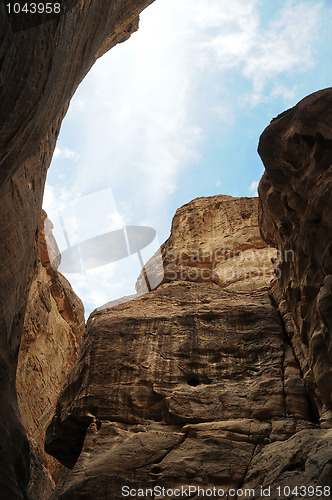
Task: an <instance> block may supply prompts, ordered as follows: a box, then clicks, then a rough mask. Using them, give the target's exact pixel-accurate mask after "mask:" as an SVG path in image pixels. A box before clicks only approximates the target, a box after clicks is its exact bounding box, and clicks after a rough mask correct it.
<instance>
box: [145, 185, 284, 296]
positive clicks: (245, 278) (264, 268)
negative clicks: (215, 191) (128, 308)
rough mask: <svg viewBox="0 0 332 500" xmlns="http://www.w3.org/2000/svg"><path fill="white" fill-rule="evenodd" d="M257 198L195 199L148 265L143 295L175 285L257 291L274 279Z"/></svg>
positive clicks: (272, 251)
mask: <svg viewBox="0 0 332 500" xmlns="http://www.w3.org/2000/svg"><path fill="white" fill-rule="evenodd" d="M257 207H258V198H233V197H232V196H225V195H218V196H211V197H208V198H196V199H195V200H193V201H191V202H189V203H187V204H186V205H183V206H182V207H181V208H179V209H178V210H177V211H176V214H175V216H174V218H173V222H172V230H171V235H170V237H169V238H168V240H167V241H166V242H165V243H163V245H162V246H161V248H160V250H159V251H157V252H156V253H155V255H154V256H153V257H152V258H151V259H150V260H149V261H148V262H147V264H146V265H145V267H144V268H143V270H142V272H141V274H140V276H139V278H138V280H137V284H136V289H137V292H138V293H139V294H140V293H144V292H147V291H148V287H150V289H155V288H157V287H158V286H160V285H162V284H163V283H168V282H171V281H178V280H180V281H193V282H209V281H213V282H215V283H218V284H219V285H220V286H222V287H223V288H227V289H228V290H255V289H258V288H260V287H262V286H266V285H268V284H269V282H270V281H271V279H272V277H274V269H273V268H274V266H273V265H272V263H271V259H275V258H276V256H277V254H276V251H275V249H274V248H271V247H269V246H268V245H267V244H266V243H265V242H264V241H263V240H262V238H261V236H260V233H259V227H258V217H257Z"/></svg>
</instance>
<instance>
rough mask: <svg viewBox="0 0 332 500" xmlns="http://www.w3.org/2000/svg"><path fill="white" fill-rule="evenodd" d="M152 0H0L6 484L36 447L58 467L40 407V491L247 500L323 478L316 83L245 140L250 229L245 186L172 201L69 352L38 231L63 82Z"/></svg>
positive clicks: (326, 98)
mask: <svg viewBox="0 0 332 500" xmlns="http://www.w3.org/2000/svg"><path fill="white" fill-rule="evenodd" d="M150 3H151V0H122V1H120V0H112V1H109V2H105V1H104V0H80V1H78V2H75V1H72V0H67V1H65V2H62V4H61V5H62V7H63V11H62V13H61V14H59V15H58V16H52V18H50V19H49V20H48V19H46V18H45V17H42V18H38V19H39V20H38V22H34V23H32V24H31V23H30V24H29V23H27V22H26V19H24V18H23V17H20V18H19V17H16V18H15V17H8V16H7V15H6V12H5V8H6V7H5V4H4V3H1V4H0V40H1V42H0V64H1V67H0V131H1V133H0V275H1V285H0V331H1V336H0V347H1V350H0V352H1V354H0V372H1V373H0V403H1V405H0V492H1V499H4V500H7V499H8V500H13V499H26V498H28V495H30V498H32V499H33V500H34V498H38V500H39V499H40V498H43V497H45V498H47V497H48V496H49V495H50V494H51V493H50V492H51V489H52V485H51V486H50V482H49V478H48V476H47V471H46V470H44V468H43V463H42V461H41V458H40V455H39V453H40V452H39V451H38V448H39V449H40V451H41V453H42V454H43V457H44V460H45V463H46V464H47V465H48V466H49V467H50V469H51V470H52V471H53V473H54V474H55V475H56V474H57V469H56V467H57V466H55V465H54V463H55V462H52V459H49V458H48V457H47V456H46V455H45V454H44V452H43V450H42V444H41V443H42V440H43V436H44V433H45V428H46V426H47V424H48V421H49V418H50V416H51V412H53V411H54V416H53V419H52V421H51V424H50V425H49V427H48V429H47V436H46V450H47V451H48V452H49V453H51V454H52V455H53V456H54V457H55V458H56V459H57V460H59V461H60V462H61V463H62V464H63V466H64V467H63V468H62V472H61V477H60V479H59V482H58V485H57V487H56V489H55V491H54V492H53V494H52V499H58V498H59V499H62V500H64V499H73V498H77V499H82V498H87V499H88V498H94V499H98V498H100V499H109V500H114V498H117V497H120V495H121V494H122V488H123V487H124V486H127V487H133V488H139V487H151V488H154V487H155V486H156V485H159V486H162V487H166V488H177V487H180V486H183V487H187V486H188V487H189V485H192V486H194V487H196V488H197V487H198V486H200V487H213V486H217V487H218V488H220V489H222V490H224V491H225V492H226V495H227V491H228V490H229V488H254V491H255V495H254V497H253V496H251V498H257V499H259V498H262V494H261V493H260V490H259V487H260V486H266V487H267V486H271V487H272V488H273V491H274V494H272V495H270V498H272V499H273V498H278V496H277V494H276V493H275V492H276V487H277V486H279V487H282V486H297V485H299V484H302V485H304V486H309V485H310V486H313V487H316V486H317V487H319V486H325V487H327V488H330V487H332V480H331V477H332V465H331V464H332V452H331V450H332V442H331V441H332V430H331V429H330V427H332V426H331V422H332V396H331V376H332V365H331V360H332V352H331V349H332V347H331V328H332V323H331V316H332V270H331V265H332V260H331V248H332V246H331V237H330V231H331V228H330V226H331V211H332V201H331V180H330V177H331V175H330V174H331V164H332V147H331V144H332V137H331V119H330V118H331V100H332V90H331V89H327V90H324V91H320V92H317V93H315V94H313V95H311V96H309V97H307V98H305V99H304V100H303V101H301V102H300V103H299V104H298V105H297V106H295V107H294V108H292V109H291V110H288V111H286V112H285V113H283V114H282V115H280V116H279V117H277V118H276V119H275V120H273V121H272V123H271V124H270V125H269V127H268V128H267V129H266V130H265V132H264V133H263V135H262V137H261V139H260V145H259V153H260V155H261V157H262V160H263V162H264V165H265V168H266V171H265V174H264V176H263V179H262V181H261V183H260V187H259V194H260V199H259V228H260V231H261V236H262V237H261V236H260V235H259V230H258V224H257V221H256V213H257V212H256V211H257V200H253V199H244V198H242V199H233V198H231V197H227V196H220V197H218V196H216V197H212V198H201V199H197V200H194V201H193V202H191V203H189V204H187V205H185V206H184V207H181V208H180V209H179V210H178V212H177V214H176V216H175V218H174V221H173V227H172V234H171V236H170V238H169V240H168V241H167V242H166V243H165V244H164V245H163V246H162V247H161V250H160V252H158V253H157V254H156V255H155V256H154V257H153V258H152V259H151V260H150V261H149V262H148V263H147V265H146V266H145V269H144V270H143V272H142V274H141V276H140V277H139V278H138V282H137V290H138V296H137V297H136V298H135V299H134V300H132V301H130V302H126V303H123V304H119V305H117V306H116V307H113V308H104V309H103V310H100V311H95V312H94V313H93V314H92V315H91V317H90V319H89V322H88V325H87V329H86V332H85V334H84V335H83V337H82V344H81V351H80V354H79V357H78V359H77V360H76V361H75V357H76V353H77V343H78V341H79V339H80V337H81V327H82V313H81V311H80V303H79V301H78V300H77V299H76V298H75V297H74V295H73V294H72V292H71V290H70V287H69V285H68V283H66V282H65V280H64V279H63V278H62V277H61V276H60V275H57V274H52V272H51V269H50V267H49V265H48V260H47V259H48V258H47V256H46V255H45V254H43V246H44V247H45V245H44V243H42V244H41V242H42V241H43V234H42V230H40V220H41V203H42V196H43V189H44V182H45V177H46V172H47V168H48V166H49V163H50V161H51V157H52V153H53V150H54V147H55V143H56V139H57V136H58V133H59V129H60V126H61V121H62V119H63V117H64V115H65V113H66V110H67V108H68V104H69V101H70V98H71V96H72V95H73V93H74V91H75V89H76V87H77V85H78V84H79V83H80V81H81V80H82V79H83V78H84V76H85V74H86V73H87V71H88V70H89V69H90V67H91V66H92V64H93V63H94V62H95V60H96V59H97V57H99V56H100V55H102V54H103V53H104V52H105V51H106V50H108V49H109V48H111V47H112V46H114V45H115V44H116V43H119V42H122V41H124V40H126V39H127V38H128V37H129V36H130V34H131V33H132V32H133V31H135V30H136V29H137V25H138V15H139V12H140V11H141V10H142V9H144V8H145V7H146V6H147V5H148V4H150ZM73 6H74V7H75V8H71V7H73ZM268 245H272V246H274V247H276V248H277V249H278V253H277V254H276V251H271V250H270V248H269V247H268ZM39 249H41V253H40V256H41V258H39V256H38V251H39ZM271 259H272V260H273V262H271ZM276 260H277V261H276ZM275 261H276V262H275ZM160 262H161V266H160ZM276 264H277V266H276ZM274 268H275V269H274ZM273 276H276V279H274V281H273V282H272V285H271V288H269V286H270V280H271V278H272V277H273ZM147 280H148V282H149V287H150V288H151V289H152V290H153V291H152V292H150V293H148V294H143V295H142V293H144V292H145V291H146V288H145V287H146V283H147ZM27 303H28V307H27ZM68 304H69V305H68ZM22 332H24V337H23V342H22V348H21V353H20V360H19V379H18V383H17V387H18V391H19V405H18V401H17V394H16V367H17V360H18V356H19V346H20V343H21V336H22ZM51 332H53V333H52V340H50V341H48V340H47V339H49V338H50V337H49V334H50V333H51ZM60 337H61V339H60ZM55 343H56V344H57V353H55V352H54V346H55ZM65 351H66V352H65ZM54 356H55V357H54ZM56 356H59V357H58V358H57V357H56ZM59 360H60V364H59V365H58V362H59ZM74 361H75V363H74V365H73V367H72V368H71V370H70V372H69V375H68V377H67V379H66V381H65V382H64V385H63V388H62V390H61V393H60V396H59V399H58V401H57V404H56V406H55V409H54V399H55V397H56V394H57V391H58V389H59V386H60V385H61V384H62V382H63V378H64V373H63V370H68V369H69V368H70V366H71V365H72V363H73V362H74ZM46 367H47V368H46ZM50 369H51V370H50ZM47 370H48V371H47ZM41 375H42V376H41ZM33 377H35V380H36V382H38V383H36V386H34V384H33ZM43 384H45V387H47V391H48V392H47V394H46V392H45V391H42V389H41V388H42V387H43ZM53 385H55V386H56V388H55V387H53ZM39 387H40V389H39ZM36 391H37V392H36ZM29 398H30V399H31V401H32V399H33V398H35V401H34V404H31V405H29V406H30V408H28V404H27V402H29ZM19 406H20V410H21V412H22V417H23V421H24V425H25V427H26V429H27V430H28V433H29V434H30V436H31V439H30V445H29V441H28V439H27V436H26V432H25V429H24V427H23V425H22V421H21V417H20V413H19ZM30 460H31V464H30ZM52 463H53V465H52ZM30 465H31V467H30ZM53 466H54V469H52V467H53ZM30 470H32V471H33V473H32V479H33V481H32V483H33V484H32V483H31V482H30V486H29V492H28V483H29V476H30ZM317 496H319V495H317ZM330 496H331V495H330V493H329V494H328V495H325V498H326V497H328V498H329V497H330ZM154 497H155V498H156V499H157V498H160V497H162V495H158V493H156V494H155V495H154ZM310 497H311V498H312V495H310V494H308V495H307V497H306V496H302V498H310ZM191 498H196V499H197V498H199V495H198V493H197V492H196V493H193V494H192V495H191ZM226 498H227V496H226Z"/></svg>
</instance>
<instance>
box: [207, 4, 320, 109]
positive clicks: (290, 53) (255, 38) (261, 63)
mask: <svg viewBox="0 0 332 500" xmlns="http://www.w3.org/2000/svg"><path fill="white" fill-rule="evenodd" d="M229 5H230V4H229ZM231 5H232V8H231V9H229V10H228V13H227V15H222V13H223V12H224V10H225V6H224V4H222V3H220V2H217V1H216V0H215V1H213V2H212V6H210V9H209V15H208V16H205V17H204V15H203V11H204V5H201V11H202V15H203V19H204V20H205V22H204V23H203V26H204V29H205V30H208V31H209V32H211V30H212V28H214V27H215V26H216V22H218V26H219V30H218V33H217V34H215V36H208V35H207V34H206V35H205V37H206V38H207V40H206V41H205V42H203V43H201V45H200V46H199V51H200V62H201V63H202V61H204V63H205V64H203V66H204V67H205V68H208V67H210V66H211V64H212V62H214V64H215V65H216V64H217V65H218V68H219V70H223V71H225V70H230V69H235V70H237V71H240V73H241V74H242V75H243V76H245V77H246V78H247V79H248V80H249V81H251V83H252V92H250V94H248V95H247V96H246V99H245V101H246V102H250V103H251V104H252V105H257V104H259V103H260V102H262V101H263V100H264V99H266V97H267V95H269V93H267V91H266V86H267V84H268V83H272V92H271V95H274V96H275V95H276V93H277V92H278V91H277V89H278V88H279V89H280V88H281V87H280V84H279V82H276V81H275V79H276V78H278V77H280V76H281V75H282V74H284V75H285V74H287V73H290V72H292V71H293V72H294V71H301V70H305V69H308V68H310V67H311V66H312V65H313V63H314V52H313V45H314V44H313V42H314V41H315V39H316V37H317V33H318V32H319V25H320V11H321V9H322V3H321V2H317V3H316V4H313V3H311V2H310V3H308V2H297V3H295V2H291V1H289V2H286V4H285V6H284V7H283V8H282V9H281V11H280V12H278V15H277V17H276V18H275V19H273V20H271V21H270V23H269V25H268V26H267V27H266V26H264V25H262V23H261V20H260V13H259V2H257V1H251V2H250V1H249V2H246V4H245V2H244V1H243V0H234V1H233V2H232V3H231ZM203 54H204V55H203ZM286 90H287V89H286V88H285V89H284V92H283V94H284V95H285V98H287V99H289V97H290V95H289V92H286Z"/></svg>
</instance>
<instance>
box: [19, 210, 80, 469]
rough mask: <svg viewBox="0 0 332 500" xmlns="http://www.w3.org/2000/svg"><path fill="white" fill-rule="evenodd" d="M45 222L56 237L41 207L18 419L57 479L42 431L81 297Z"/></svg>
mask: <svg viewBox="0 0 332 500" xmlns="http://www.w3.org/2000/svg"><path fill="white" fill-rule="evenodd" d="M44 224H45V230H46V233H47V238H48V240H52V239H53V241H54V238H53V236H52V223H51V222H50V221H49V219H47V218H46V214H45V212H44V214H43V217H42V222H41V225H40V229H39V238H38V247H39V256H40V258H39V261H38V264H37V274H36V276H35V278H34V280H33V282H32V284H31V287H30V291H29V296H28V305H27V310H26V314H25V318H24V326H23V334H22V340H21V346H20V352H19V357H18V367H17V380H16V387H17V394H18V403H19V409H20V413H21V417H22V423H23V425H24V427H25V429H26V431H27V434H28V436H29V437H30V438H33V440H34V442H35V443H36V445H37V446H38V448H39V450H40V453H41V456H42V458H43V462H44V466H45V467H46V469H48V471H49V472H51V474H52V476H53V477H54V479H57V478H58V476H59V471H60V464H59V463H58V462H57V461H56V460H54V459H53V457H51V456H50V455H48V454H47V453H45V451H44V441H45V431H46V428H47V426H48V425H49V423H50V420H51V418H52V416H53V413H54V410H55V405H56V400H57V397H58V395H59V393H60V390H61V387H62V385H63V384H64V382H65V379H66V376H67V374H68V372H69V370H70V368H71V367H72V365H73V364H74V362H75V360H76V357H77V352H78V347H79V343H80V340H81V337H82V335H83V331H84V327H85V321H84V308H83V304H82V302H81V301H80V299H79V298H78V297H77V296H76V295H75V293H74V292H73V290H72V288H71V286H70V285H69V283H68V282H67V280H66V279H65V278H64V277H63V276H62V275H61V274H60V273H58V272H56V271H54V270H53V269H52V267H51V265H50V260H49V255H48V250H47V245H46V239H45V230H44ZM54 244H55V241H54ZM49 246H50V245H49Z"/></svg>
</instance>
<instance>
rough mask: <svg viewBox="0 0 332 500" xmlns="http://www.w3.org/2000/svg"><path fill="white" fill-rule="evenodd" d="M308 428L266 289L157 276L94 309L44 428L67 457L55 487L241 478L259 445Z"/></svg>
mask: <svg viewBox="0 0 332 500" xmlns="http://www.w3.org/2000/svg"><path fill="white" fill-rule="evenodd" d="M312 427H314V425H313V424H312V423H311V412H310V407H309V404H308V399H307V395H306V391H305V389H304V385H303V382H302V380H301V375H300V371H299V367H298V364H297V362H296V360H295V357H294V353H293V351H292V349H291V347H290V346H289V345H288V344H287V341H286V338H285V334H284V330H283V325H282V323H281V320H280V317H279V314H278V312H277V311H276V309H275V308H274V307H273V305H272V304H271V302H270V299H269V296H268V292H267V289H263V290H260V291H252V292H250V293H249V292H241V293H238V292H234V291H227V292H226V291H223V290H222V289H221V288H220V287H219V286H218V285H217V284H214V283H189V282H179V281H177V282H172V283H169V284H164V285H162V286H161V287H159V288H158V289H157V290H156V291H154V292H151V293H149V294H146V295H144V296H142V297H139V298H137V299H135V300H132V301H131V302H128V303H126V304H122V305H119V306H116V307H114V308H111V309H108V310H104V311H100V312H96V313H94V314H93V315H92V316H91V317H90V319H89V322H88V326H87V333H86V335H85V337H84V340H83V344H82V351H81V355H80V357H79V359H78V361H77V362H76V364H75V365H74V368H73V369H72V371H71V372H70V374H69V376H68V379H67V381H66V384H65V385H64V387H63V390H62V393H61V395H60V398H59V401H58V405H57V409H56V414H55V417H54V418H53V421H52V424H51V426H50V428H49V429H48V432H47V440H46V444H47V446H46V449H47V451H48V452H50V453H52V454H54V456H55V457H57V458H58V460H60V461H62V463H63V464H65V465H66V466H67V467H74V468H73V471H72V473H71V474H70V475H69V476H68V475H65V476H64V478H63V479H62V480H60V483H59V484H58V487H57V489H56V493H55V494H54V498H61V499H63V498H80V497H81V495H83V492H84V494H86V495H89V494H90V495H94V498H100V499H101V498H107V499H111V498H117V496H118V495H119V494H120V493H119V492H120V490H121V488H122V486H124V485H127V484H129V485H131V486H132V487H137V486H138V485H145V484H146V485H149V486H153V485H154V484H156V483H157V484H162V485H163V486H165V487H171V486H173V487H174V486H175V485H179V484H190V482H191V480H193V478H195V479H194V481H195V484H200V485H206V486H207V485H211V484H215V485H222V486H223V487H224V488H225V489H228V488H231V487H236V486H237V487H240V485H241V484H242V483H243V481H244V480H245V478H246V471H247V468H248V466H249V464H250V462H251V459H252V456H253V453H254V450H255V449H256V447H257V446H258V445H259V446H260V447H261V446H265V445H268V444H269V443H272V442H275V441H276V440H281V441H284V440H286V439H287V438H289V437H290V436H292V435H293V434H294V433H296V432H297V431H298V430H300V429H308V428H309V429H311V428H312ZM236 457H238V458H236ZM87 498H88V497H87Z"/></svg>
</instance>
